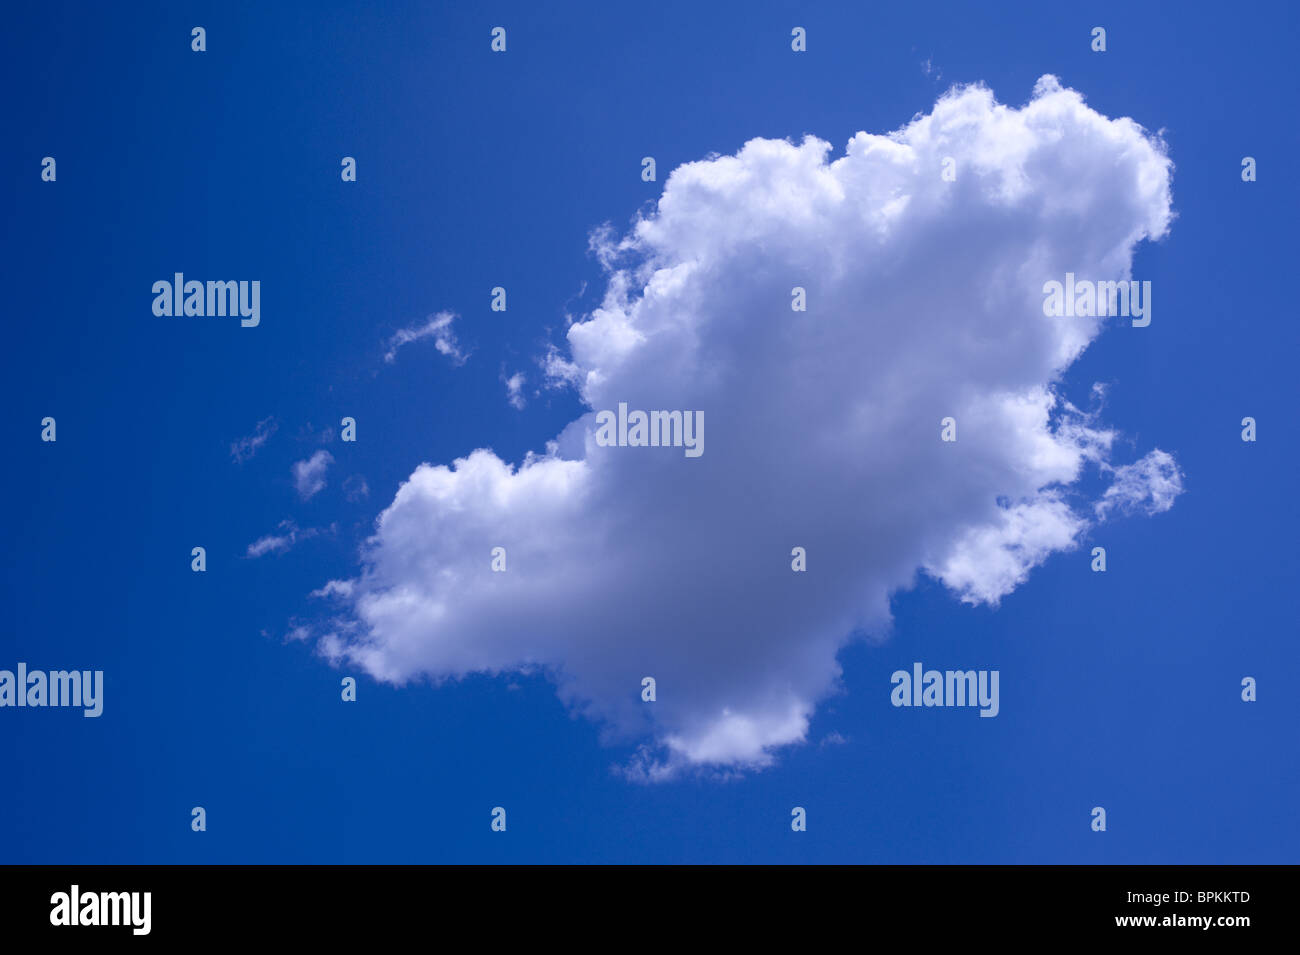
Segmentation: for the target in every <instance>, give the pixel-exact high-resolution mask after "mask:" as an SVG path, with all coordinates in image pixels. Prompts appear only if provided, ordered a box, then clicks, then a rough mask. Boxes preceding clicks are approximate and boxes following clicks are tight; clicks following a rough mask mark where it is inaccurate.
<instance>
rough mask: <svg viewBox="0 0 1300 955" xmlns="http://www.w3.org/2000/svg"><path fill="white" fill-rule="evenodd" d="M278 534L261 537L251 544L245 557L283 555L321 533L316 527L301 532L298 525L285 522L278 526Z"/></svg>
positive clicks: (288, 521)
mask: <svg viewBox="0 0 1300 955" xmlns="http://www.w3.org/2000/svg"><path fill="white" fill-rule="evenodd" d="M276 532H277V533H274V534H267V535H266V536H265V537H259V538H258V539H257V540H255V541H253V543H251V544H249V545H248V550H247V551H246V552H245V554H244V556H245V557H261V556H263V555H265V554H283V553H285V552H286V551H288V550H290V549H292V547H293V545H294V544H296V543H298V542H299V541H303V540H307V539H309V538H312V537H315V536H316V535H317V534H319V533H320V531H319V530H317V529H316V528H314V527H309V528H307V529H306V530H299V528H298V525H297V524H295V523H294V522H293V521H290V520H283V521H281V522H280V523H279V524H277V525H276Z"/></svg>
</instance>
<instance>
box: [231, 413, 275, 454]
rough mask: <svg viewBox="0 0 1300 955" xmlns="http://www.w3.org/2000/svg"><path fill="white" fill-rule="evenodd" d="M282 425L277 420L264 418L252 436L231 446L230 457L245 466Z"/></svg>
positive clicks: (241, 439)
mask: <svg viewBox="0 0 1300 955" xmlns="http://www.w3.org/2000/svg"><path fill="white" fill-rule="evenodd" d="M279 427H280V425H279V424H278V423H277V422H276V420H275V418H273V417H272V418H264V419H262V420H261V421H259V422H258V423H257V428H256V429H255V430H254V431H253V433H252V434H250V435H248V436H247V437H245V438H240V439H239V440H238V441H235V442H234V443H232V444H231V445H230V456H231V457H232V458H234V459H235V463H236V464H243V463H244V462H245V461H247V460H249V459H250V458H252V456H253V455H255V454H257V452H258V450H259V449H260V448H261V447H262V445H264V444H266V442H267V441H268V440H270V438H271V435H273V434H275V432H276V429H278V428H279Z"/></svg>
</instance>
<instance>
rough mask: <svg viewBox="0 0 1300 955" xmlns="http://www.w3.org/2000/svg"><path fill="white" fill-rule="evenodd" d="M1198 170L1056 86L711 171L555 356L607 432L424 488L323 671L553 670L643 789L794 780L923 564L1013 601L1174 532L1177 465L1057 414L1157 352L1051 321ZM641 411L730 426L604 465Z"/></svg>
mask: <svg viewBox="0 0 1300 955" xmlns="http://www.w3.org/2000/svg"><path fill="white" fill-rule="evenodd" d="M946 157H952V158H953V159H954V160H955V170H956V179H955V181H946V180H945V179H944V178H943V176H942V175H941V173H942V170H943V168H944V160H945V158H946ZM1171 171H1172V166H1171V164H1170V161H1169V159H1168V158H1167V157H1166V155H1165V151H1164V149H1163V146H1162V144H1161V143H1160V142H1159V141H1158V140H1157V139H1155V138H1153V137H1152V136H1150V135H1149V134H1147V133H1146V132H1144V130H1143V129H1142V128H1141V127H1139V126H1138V125H1137V124H1135V123H1134V122H1132V121H1130V120H1128V119H1108V118H1107V117H1104V116H1102V115H1100V114H1098V113H1097V112H1095V111H1094V110H1092V109H1091V108H1089V107H1088V106H1087V105H1086V104H1085V102H1084V100H1083V98H1082V97H1081V96H1080V95H1079V94H1078V93H1076V92H1074V91H1071V90H1068V89H1063V88H1061V87H1060V86H1059V84H1058V83H1057V82H1056V81H1055V80H1054V79H1052V78H1050V77H1044V78H1043V79H1042V80H1040V81H1039V83H1038V85H1037V86H1036V87H1035V89H1034V91H1033V95H1032V97H1031V99H1030V100H1029V102H1028V103H1026V104H1025V105H1024V106H1023V107H1021V108H1011V107H1007V106H1004V105H1001V104H999V103H998V102H997V101H996V100H995V99H994V96H993V94H992V93H991V92H990V91H989V90H987V89H985V88H982V87H966V88H961V89H955V90H953V91H951V92H950V93H948V94H947V95H945V96H944V97H943V98H941V99H940V101H939V102H938V103H936V104H935V106H934V109H933V111H932V112H931V113H930V114H929V115H924V116H918V117H917V118H916V119H915V120H913V121H912V122H911V123H910V124H908V125H907V126H905V127H904V128H902V129H900V130H898V131H896V132H893V133H890V134H888V135H873V134H868V133H858V134H857V135H855V136H854V137H853V138H852V139H851V140H850V141H849V143H848V146H847V150H846V151H845V153H844V154H843V155H840V156H838V158H836V157H834V156H833V155H832V147H831V145H830V144H829V143H826V142H823V141H821V140H819V139H816V138H812V137H808V138H806V139H804V140H803V141H802V142H801V143H799V144H794V143H791V142H787V141H774V140H765V139H755V140H752V141H751V142H748V143H746V144H745V145H744V147H743V148H742V149H740V151H739V152H738V153H736V154H735V155H733V156H723V157H720V158H711V159H708V160H705V161H700V162H693V163H688V164H686V165H684V166H681V167H680V168H678V169H676V170H675V171H674V172H673V173H672V175H671V177H670V178H669V180H668V182H667V183H666V185H665V188H664V192H663V196H662V198H661V200H660V202H659V204H658V207H657V209H656V210H654V212H653V213H652V214H650V215H647V216H645V217H643V218H641V219H640V220H639V221H637V222H636V223H635V224H634V226H633V227H632V228H631V230H630V232H629V233H628V234H627V235H625V236H621V237H620V236H616V235H612V234H611V233H610V232H608V231H606V232H605V233H603V234H601V235H599V236H598V238H597V240H596V245H597V251H598V252H599V254H600V258H601V261H602V262H603V263H604V264H605V266H606V269H607V272H608V276H607V278H608V285H607V289H606V292H605V295H604V298H603V301H602V303H601V305H600V306H599V307H598V308H596V309H595V310H594V311H592V312H591V313H590V314H588V315H585V316H583V317H582V318H581V319H580V320H578V321H576V322H575V323H574V324H572V325H571V326H570V327H569V329H568V333H567V342H566V343H565V347H563V348H560V349H557V350H556V351H554V352H553V353H552V354H551V355H550V357H549V359H548V361H547V363H546V364H547V369H548V372H549V374H550V376H551V381H552V383H555V382H563V383H565V384H566V385H568V386H572V387H574V388H576V389H577V391H578V393H579V394H580V396H581V398H582V400H583V401H584V403H585V405H586V406H587V407H588V408H589V409H590V411H589V412H588V413H587V414H585V415H584V416H583V417H581V418H580V419H578V420H576V421H574V422H572V423H571V424H570V425H569V426H568V427H567V428H566V429H565V430H564V431H563V432H562V433H561V434H560V435H558V436H556V437H555V440H553V441H551V442H549V443H548V444H547V445H546V452H545V453H544V454H538V455H530V456H529V457H528V458H526V459H525V460H524V461H522V462H520V463H518V465H514V464H511V463H507V462H504V461H502V460H500V459H499V458H498V457H497V456H496V455H495V454H493V453H492V452H491V451H487V450H476V451H474V452H472V453H470V454H469V455H468V456H466V457H465V458H463V459H460V460H457V461H455V462H453V463H451V464H450V465H449V466H448V465H432V464H422V465H420V466H419V467H417V468H416V469H415V471H414V472H413V473H412V474H411V475H410V477H409V478H408V479H407V481H406V482H405V483H404V484H403V485H402V486H401V488H400V489H399V490H398V492H397V495H396V497H395V498H394V499H393V501H392V503H391V504H390V505H389V506H388V507H387V509H385V510H384V511H383V513H382V514H381V515H380V516H379V518H378V520H377V523H376V528H375V533H374V535H373V536H372V537H371V539H370V540H369V541H368V543H367V544H366V546H365V547H364V550H363V554H362V560H361V566H360V568H359V570H358V572H357V574H356V575H355V577H353V578H351V579H349V580H346V581H340V582H337V583H335V584H333V585H330V584H327V585H326V586H325V587H324V588H322V590H321V591H319V592H318V593H319V596H320V598H321V599H322V600H327V601H331V602H332V609H331V610H329V611H328V612H326V613H325V614H323V615H322V617H321V619H320V621H319V623H318V625H317V630H316V636H317V638H318V639H319V640H320V642H321V646H322V647H323V648H324V651H325V652H326V653H328V654H329V655H331V656H333V657H336V658H338V659H344V660H347V661H349V662H350V664H351V665H355V666H359V667H362V668H364V669H365V670H366V671H367V672H369V673H370V674H371V675H372V676H374V677H375V678H377V679H380V680H384V681H391V682H394V683H403V682H406V681H408V680H411V679H420V678H426V677H427V678H432V679H434V680H439V679H443V678H455V677H459V676H462V675H465V674H470V673H507V672H510V671H515V670H519V669H524V668H527V669H531V670H535V671H541V672H545V673H547V674H549V675H550V677H551V678H552V679H553V680H554V682H555V685H556V687H557V691H558V693H559V694H560V695H561V697H562V698H563V699H564V700H565V701H566V702H567V703H568V704H569V705H570V706H572V707H573V708H574V709H575V710H577V711H580V712H582V713H584V714H586V715H588V716H589V717H591V718H592V719H594V720H596V721H597V722H598V723H599V724H600V725H601V726H602V727H603V728H604V730H605V732H606V735H607V738H608V739H609V740H610V741H615V742H624V743H627V744H629V745H630V746H632V747H633V750H632V751H633V753H634V754H635V755H634V756H633V757H632V758H631V760H630V761H629V762H628V763H627V764H625V765H626V768H627V769H628V771H629V772H632V773H635V774H639V775H641V776H642V777H644V778H662V777H665V776H669V775H672V774H674V773H676V772H679V771H681V770H683V769H689V768H702V769H710V770H723V771H733V770H737V769H745V768H755V767H761V766H764V765H767V764H769V763H770V762H771V761H772V760H773V759H774V758H775V756H776V754H777V752H778V751H779V749H780V747H782V746H784V745H788V744H795V743H799V742H803V741H805V740H806V737H807V734H808V730H809V721H810V718H811V716H812V714H813V712H814V709H815V707H816V705H817V703H818V701H819V700H820V699H822V698H824V697H825V696H826V695H827V694H828V693H830V692H832V691H834V690H835V688H836V686H837V682H838V680H839V678H840V668H839V664H838V662H837V654H838V652H839V650H840V649H841V648H842V647H843V646H844V645H845V643H846V642H847V641H848V640H850V639H852V638H854V636H855V635H861V634H873V633H877V634H880V633H884V632H885V631H886V630H887V628H888V625H889V598H890V595H891V593H893V592H895V591H897V590H899V589H902V588H907V587H909V586H911V585H912V584H913V583H914V582H915V580H916V577H917V574H918V573H919V572H920V573H928V574H930V575H932V576H934V577H936V578H938V579H939V580H941V581H943V582H944V584H946V585H947V586H948V587H949V588H950V589H951V590H952V592H953V593H954V595H955V596H957V597H958V598H960V599H962V600H965V601H968V602H971V603H987V604H997V602H998V601H999V600H1001V599H1003V598H1004V597H1006V595H1007V594H1009V593H1010V592H1011V591H1012V590H1014V589H1015V588H1016V587H1017V586H1019V585H1020V584H1021V583H1022V582H1023V581H1024V580H1025V579H1026V577H1027V575H1028V574H1029V573H1030V572H1031V570H1032V568H1033V567H1035V566H1036V565H1038V564H1040V563H1042V562H1043V561H1044V560H1046V559H1047V558H1048V557H1049V556H1050V555H1052V554H1053V553H1056V552H1060V551H1065V550H1069V549H1071V548H1074V547H1076V546H1078V544H1079V543H1080V542H1081V538H1082V536H1083V535H1084V534H1085V533H1086V532H1087V531H1088V529H1089V527H1090V526H1091V525H1092V524H1093V523H1095V522H1097V521H1100V520H1105V519H1107V518H1108V517H1110V516H1113V515H1114V514H1115V513H1118V512H1121V511H1138V512H1155V511H1159V510H1163V509H1166V508H1168V507H1169V506H1170V504H1171V503H1172V501H1173V498H1174V497H1175V496H1176V495H1177V493H1178V492H1179V490H1180V489H1181V485H1180V478H1179V474H1178V468H1177V465H1176V463H1175V462H1174V460H1173V459H1172V458H1171V457H1170V456H1169V455H1168V454H1166V453H1164V452H1161V451H1159V450H1157V449H1151V450H1149V452H1148V454H1147V456H1146V457H1144V458H1141V459H1140V460H1139V461H1138V462H1136V463H1122V462H1116V461H1113V460H1112V453H1113V447H1116V446H1119V445H1122V444H1123V442H1116V441H1115V437H1116V435H1115V433H1114V432H1113V431H1111V430H1108V429H1107V428H1106V427H1105V426H1104V425H1103V424H1102V423H1101V422H1100V421H1099V420H1098V418H1099V414H1100V411H1099V409H1092V410H1088V411H1084V410H1080V409H1078V408H1075V407H1073V406H1072V405H1070V404H1069V403H1068V402H1066V401H1065V400H1064V399H1063V398H1062V397H1061V394H1060V386H1061V380H1062V376H1063V374H1064V373H1065V371H1066V370H1067V369H1068V368H1069V366H1070V365H1071V364H1072V363H1073V362H1074V360H1075V359H1076V358H1078V356H1079V355H1080V353H1081V352H1082V351H1083V350H1084V349H1085V348H1086V347H1087V346H1088V345H1089V343H1090V342H1091V341H1093V339H1095V338H1096V337H1097V336H1098V335H1099V334H1100V333H1101V332H1102V330H1103V329H1104V328H1107V327H1111V334H1116V335H1134V336H1136V335H1141V334H1146V332H1144V331H1142V330H1139V329H1132V328H1130V327H1128V324H1127V322H1122V323H1121V320H1119V319H1113V318H1112V319H1103V318H1048V317H1045V316H1044V312H1043V307H1042V306H1043V299H1044V294H1043V285H1044V283H1045V282H1046V281H1048V280H1052V279H1056V280H1061V279H1063V278H1064V276H1065V273H1066V272H1074V273H1075V274H1076V275H1078V276H1080V277H1087V278H1091V279H1093V280H1121V279H1127V278H1129V277H1130V268H1131V266H1132V261H1133V255H1134V251H1135V248H1136V247H1137V246H1138V245H1139V244H1140V243H1142V242H1143V241H1144V240H1149V239H1156V238H1159V237H1160V236H1162V235H1164V234H1165V233H1166V231H1167V229H1168V227H1169V224H1170V221H1171V199H1170V195H1171V194H1170V181H1171ZM796 286H798V287H801V288H803V289H805V290H806V300H807V310H806V311H802V312H801V311H794V310H792V308H791V302H792V289H793V288H794V287H796ZM1155 321H1156V322H1159V321H1161V317H1160V316H1159V315H1158V314H1157V315H1156V317H1155ZM620 402H625V403H626V404H627V407H628V408H629V409H633V410H635V409H645V410H658V409H663V410H682V411H700V412H703V418H704V422H705V425H706V428H705V431H704V438H705V440H704V453H703V454H702V455H700V456H698V457H690V456H687V455H686V454H684V453H683V449H682V448H679V447H677V448H673V447H608V446H602V445H601V444H598V443H597V441H596V440H595V432H596V426H595V418H596V413H597V412H599V411H602V410H605V409H614V408H617V406H618V404H619V403H620ZM947 417H952V418H953V419H955V421H956V424H957V440H956V441H955V442H943V441H941V440H940V422H941V420H942V419H944V418H947ZM489 438H490V436H487V435H485V436H484V442H485V443H486V442H487V440H488V439H489ZM1090 469H1091V471H1092V472H1093V473H1094V474H1096V475H1101V476H1102V477H1103V478H1104V479H1105V483H1107V484H1109V486H1110V489H1109V490H1108V491H1105V492H1104V496H1103V497H1102V498H1101V499H1100V500H1088V499H1086V498H1085V496H1084V495H1083V493H1082V491H1081V490H1080V483H1079V482H1080V478H1081V477H1083V476H1084V474H1085V473H1086V472H1088V471H1089V470H1090ZM496 547H502V548H504V549H505V561H506V569H505V571H504V572H494V571H493V569H492V559H491V556H490V555H491V552H492V550H493V548H496ZM794 547H803V548H805V549H806V553H807V571H806V572H804V573H794V572H792V569H791V559H792V558H791V551H792V548H794ZM646 676H651V677H654V678H655V680H656V681H657V701H656V702H655V703H654V704H653V705H647V704H645V703H642V702H641V698H640V692H641V681H642V678H643V677H646Z"/></svg>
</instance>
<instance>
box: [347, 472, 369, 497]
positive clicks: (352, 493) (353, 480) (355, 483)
mask: <svg viewBox="0 0 1300 955" xmlns="http://www.w3.org/2000/svg"><path fill="white" fill-rule="evenodd" d="M343 494H344V495H345V496H346V497H347V499H348V500H349V501H360V500H363V499H364V498H367V497H369V496H370V485H369V484H367V483H366V478H365V475H363V474H353V475H351V476H350V477H348V478H347V479H346V480H345V481H344V482H343Z"/></svg>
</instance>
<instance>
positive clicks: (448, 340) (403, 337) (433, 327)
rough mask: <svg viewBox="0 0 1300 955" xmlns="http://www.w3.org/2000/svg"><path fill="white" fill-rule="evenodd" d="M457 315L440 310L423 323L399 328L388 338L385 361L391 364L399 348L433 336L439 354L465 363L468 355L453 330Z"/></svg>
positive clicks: (460, 363)
mask: <svg viewBox="0 0 1300 955" xmlns="http://www.w3.org/2000/svg"><path fill="white" fill-rule="evenodd" d="M457 317H458V316H457V315H456V314H455V313H454V312H439V313H438V314H436V315H430V316H429V317H428V319H427V320H426V321H425V323H424V324H423V325H412V326H411V327H410V328H399V329H398V330H397V331H396V332H395V333H394V334H393V336H392V337H391V338H390V339H389V340H388V351H387V352H385V353H384V361H386V362H389V363H390V364H391V363H392V362H394V361H396V360H397V352H398V349H400V348H401V347H402V346H403V345H409V344H410V343H411V342H418V341H420V340H421V339H423V338H432V339H433V347H434V348H436V349H438V354H440V355H445V356H447V357H448V358H450V359H451V361H452V363H453V364H456V365H463V364H464V363H465V359H466V358H467V357H468V356H466V355H465V354H463V353H462V352H461V350H460V346H459V344H457V342H456V333H455V332H453V331H452V330H451V325H452V322H454V321H456V318H457Z"/></svg>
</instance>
